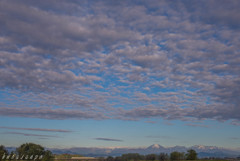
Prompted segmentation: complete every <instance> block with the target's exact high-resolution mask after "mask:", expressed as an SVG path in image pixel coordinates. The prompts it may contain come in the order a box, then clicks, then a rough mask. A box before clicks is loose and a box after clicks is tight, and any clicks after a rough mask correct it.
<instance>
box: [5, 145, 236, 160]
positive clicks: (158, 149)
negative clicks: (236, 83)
mask: <svg viewBox="0 0 240 161" xmlns="http://www.w3.org/2000/svg"><path fill="white" fill-rule="evenodd" d="M7 149H9V150H10V149H11V151H12V150H13V148H12V147H11V148H7ZM188 149H194V150H195V151H196V152H197V153H198V157H200V158H203V157H221V158H223V157H238V156H240V149H238V150H232V149H227V148H220V147H216V146H203V145H195V146H192V147H184V146H174V147H163V146H161V145H159V144H153V145H151V146H149V147H146V148H127V147H111V148H97V147H93V148H91V147H76V148H66V149H56V148H48V150H50V151H52V153H54V154H63V153H68V154H81V155H84V156H94V157H97V156H120V155H122V154H126V153H139V154H143V155H146V154H152V153H154V154H159V153H168V154H169V153H171V152H173V151H178V152H187V150H188Z"/></svg>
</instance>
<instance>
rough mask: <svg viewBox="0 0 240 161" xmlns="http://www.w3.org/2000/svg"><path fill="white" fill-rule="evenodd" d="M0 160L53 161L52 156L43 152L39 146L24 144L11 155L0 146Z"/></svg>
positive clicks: (50, 153) (47, 151)
mask: <svg viewBox="0 0 240 161" xmlns="http://www.w3.org/2000/svg"><path fill="white" fill-rule="evenodd" d="M0 160H1V161H3V160H24V161H33V160H34V161H53V160H54V156H53V154H52V152H51V151H49V150H45V149H44V148H43V147H42V146H41V145H37V144H34V143H25V144H22V145H20V146H19V147H18V148H16V150H15V151H12V152H11V153H10V152H8V151H7V149H6V148H5V147H4V146H3V145H1V146H0Z"/></svg>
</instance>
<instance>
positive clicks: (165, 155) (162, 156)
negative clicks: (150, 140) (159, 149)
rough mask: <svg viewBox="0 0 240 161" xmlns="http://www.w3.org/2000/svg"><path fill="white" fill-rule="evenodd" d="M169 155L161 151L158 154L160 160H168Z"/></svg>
mask: <svg viewBox="0 0 240 161" xmlns="http://www.w3.org/2000/svg"><path fill="white" fill-rule="evenodd" d="M168 158H169V156H168V154H167V153H160V154H159V156H158V160H160V161H166V160H168Z"/></svg>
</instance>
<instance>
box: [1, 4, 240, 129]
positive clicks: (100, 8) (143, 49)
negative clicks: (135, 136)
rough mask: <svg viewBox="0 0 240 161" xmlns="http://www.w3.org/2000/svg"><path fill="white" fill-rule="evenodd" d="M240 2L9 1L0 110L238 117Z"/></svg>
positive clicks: (72, 115) (47, 114) (4, 11)
mask: <svg viewBox="0 0 240 161" xmlns="http://www.w3.org/2000/svg"><path fill="white" fill-rule="evenodd" d="M229 8H230V9H229ZM239 8H240V2H238V1H233V0H228V1H225V0H221V1H197V2H193V1H187V0H186V1H178V2H169V1H155V0H152V1H131V2H130V1H119V2H115V1H114V2H113V1H108V0H107V1H95V0H94V1H90V2H89V1H81V2H76V1H71V0H70V1H65V0H60V1H58V2H55V1H46V0H43V1H39V2H34V3H33V2H32V1H28V0H26V1H16V0H13V1H7V0H2V1H1V2H0V15H1V18H0V26H1V30H0V78H1V79H0V88H1V95H2V96H3V97H1V98H0V100H1V103H0V115H1V116H8V117H32V118H44V119H122V120H140V119H145V118H163V119H166V120H182V121H186V120H203V119H213V120H218V121H226V120H230V121H232V123H233V124H234V125H239V121H240V110H239V107H240V99H239V98H240V65H239V64H240V54H239V52H240V47H239V44H240V40H239V37H240V30H239V25H240V24H239V21H238V20H239V19H240V13H239ZM9 102H11V103H9Z"/></svg>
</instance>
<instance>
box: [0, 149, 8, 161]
mask: <svg viewBox="0 0 240 161" xmlns="http://www.w3.org/2000/svg"><path fill="white" fill-rule="evenodd" d="M6 155H8V151H7V150H6V148H5V147H4V146H3V145H1V146H0V160H2V158H3V156H6Z"/></svg>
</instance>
